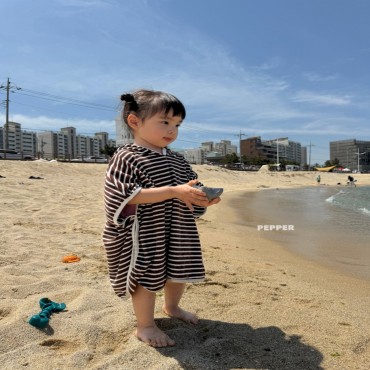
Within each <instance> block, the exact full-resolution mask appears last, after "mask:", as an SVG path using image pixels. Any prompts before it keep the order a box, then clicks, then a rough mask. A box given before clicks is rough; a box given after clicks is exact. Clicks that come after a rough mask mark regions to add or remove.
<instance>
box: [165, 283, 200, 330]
mask: <svg viewBox="0 0 370 370" xmlns="http://www.w3.org/2000/svg"><path fill="white" fill-rule="evenodd" d="M184 290H185V284H184V283H173V282H171V281H167V282H166V285H165V287H164V305H163V311H164V313H165V314H167V315H168V316H171V317H176V318H177V319H180V320H182V321H185V322H187V323H188V324H198V317H197V316H196V315H195V314H193V313H192V312H188V311H185V310H183V309H182V308H180V307H179V303H180V300H181V297H182V295H183V293H184Z"/></svg>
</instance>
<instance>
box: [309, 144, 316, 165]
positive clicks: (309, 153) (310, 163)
mask: <svg viewBox="0 0 370 370" xmlns="http://www.w3.org/2000/svg"><path fill="white" fill-rule="evenodd" d="M312 146H315V145H314V144H311V141H310V145H309V147H310V151H309V157H308V158H309V160H308V170H309V171H311V147H312Z"/></svg>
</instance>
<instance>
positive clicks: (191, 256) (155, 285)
mask: <svg viewBox="0 0 370 370" xmlns="http://www.w3.org/2000/svg"><path fill="white" fill-rule="evenodd" d="M196 178H197V174H196V173H195V172H194V171H193V170H192V169H191V167H190V165H189V163H188V162H187V161H186V160H185V158H184V157H183V156H181V155H179V154H177V153H175V152H172V151H171V150H166V149H164V150H163V154H160V153H157V152H154V151H152V150H150V149H147V148H144V147H140V146H138V145H136V144H128V145H125V146H123V147H121V148H119V149H118V150H117V152H116V153H115V155H114V156H113V158H112V159H111V161H110V163H109V166H108V170H107V174H106V180H105V188H104V199H105V210H106V218H107V220H106V225H105V228H104V233H103V243H104V246H105V250H106V253H107V260H108V269H109V278H110V281H111V284H112V286H113V289H114V291H115V293H116V294H117V295H118V296H119V297H122V298H123V297H125V296H126V297H127V296H129V294H132V293H133V292H134V291H135V287H136V286H137V284H140V285H142V286H143V287H144V288H146V289H148V290H149V291H152V292H155V291H158V290H160V289H162V288H163V286H164V284H165V283H166V280H171V281H173V282H182V283H183V282H198V281H202V280H203V279H204V266H203V260H202V252H201V246H200V241H199V235H198V230H197V226H196V223H195V218H196V217H199V216H201V215H202V214H203V213H204V212H205V208H203V207H197V206H194V212H192V211H190V209H189V208H188V207H187V206H186V205H185V203H183V202H182V201H181V200H179V199H170V200H166V201H163V202H159V203H149V204H139V205H131V204H128V202H129V201H130V200H131V199H132V198H133V197H134V196H135V195H136V194H138V192H139V191H140V190H141V189H148V188H153V187H161V186H176V185H181V184H185V183H187V182H188V181H190V180H194V179H196Z"/></svg>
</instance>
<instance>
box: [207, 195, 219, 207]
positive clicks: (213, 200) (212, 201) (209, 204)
mask: <svg viewBox="0 0 370 370" xmlns="http://www.w3.org/2000/svg"><path fill="white" fill-rule="evenodd" d="M220 202H221V198H220V197H218V198H215V199H212V200H211V201H210V202H208V205H207V206H206V207H209V206H213V205H214V204H217V203H220Z"/></svg>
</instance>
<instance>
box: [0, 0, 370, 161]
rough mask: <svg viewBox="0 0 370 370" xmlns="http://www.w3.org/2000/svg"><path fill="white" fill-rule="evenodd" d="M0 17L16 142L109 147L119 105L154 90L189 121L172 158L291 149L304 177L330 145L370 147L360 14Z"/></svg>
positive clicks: (267, 6)
mask: <svg viewBox="0 0 370 370" xmlns="http://www.w3.org/2000/svg"><path fill="white" fill-rule="evenodd" d="M0 14H1V22H2V25H1V30H0V35H1V37H0V56H1V58H0V83H1V84H2V85H4V84H5V83H6V80H7V78H8V77H9V78H10V81H11V83H12V86H14V89H13V91H14V92H12V93H11V95H10V100H11V102H10V120H14V121H16V122H19V123H21V124H22V128H23V129H27V130H33V131H42V130H53V131H58V130H59V129H60V128H61V127H65V126H74V127H76V128H77V132H78V133H80V134H93V133H94V132H97V131H107V132H109V133H110V136H111V137H112V138H114V136H115V126H114V118H115V117H116V116H117V114H118V111H117V109H118V106H119V96H120V94H121V93H123V92H127V91H131V90H133V89H136V88H151V89H155V90H164V91H167V92H170V93H172V94H174V95H176V96H177V97H178V98H180V100H182V101H183V103H184V104H185V106H186V108H187V118H186V121H185V123H184V124H183V125H182V128H181V132H180V136H179V139H178V141H177V142H176V145H175V146H176V147H177V148H191V147H198V146H199V145H200V143H201V142H202V141H210V140H213V141H219V140H222V139H224V140H231V141H233V142H234V143H235V144H236V143H237V142H238V134H239V133H240V132H242V133H243V134H245V136H243V138H245V137H248V136H256V135H257V136H261V137H262V139H266V140H269V139H273V138H276V137H289V139H291V140H294V141H299V142H301V144H302V145H309V144H310V143H311V144H312V145H313V146H312V153H311V162H312V164H314V163H316V162H318V163H323V162H324V161H325V160H327V159H329V142H330V141H333V140H344V139H351V138H356V139H359V140H370V125H369V118H370V104H369V103H370V67H369V66H370V41H369V35H370V2H369V1H367V0H355V1H354V0H33V1H28V0H13V1H1V2H0ZM16 88H21V89H20V90H16ZM61 97H64V98H68V99H74V100H68V102H72V103H74V104H66V101H64V102H63V101H62V99H61ZM4 99H5V91H4V90H0V100H1V101H3V100H4ZM0 120H1V121H0V122H4V121H5V108H4V105H2V106H1V107H0Z"/></svg>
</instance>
